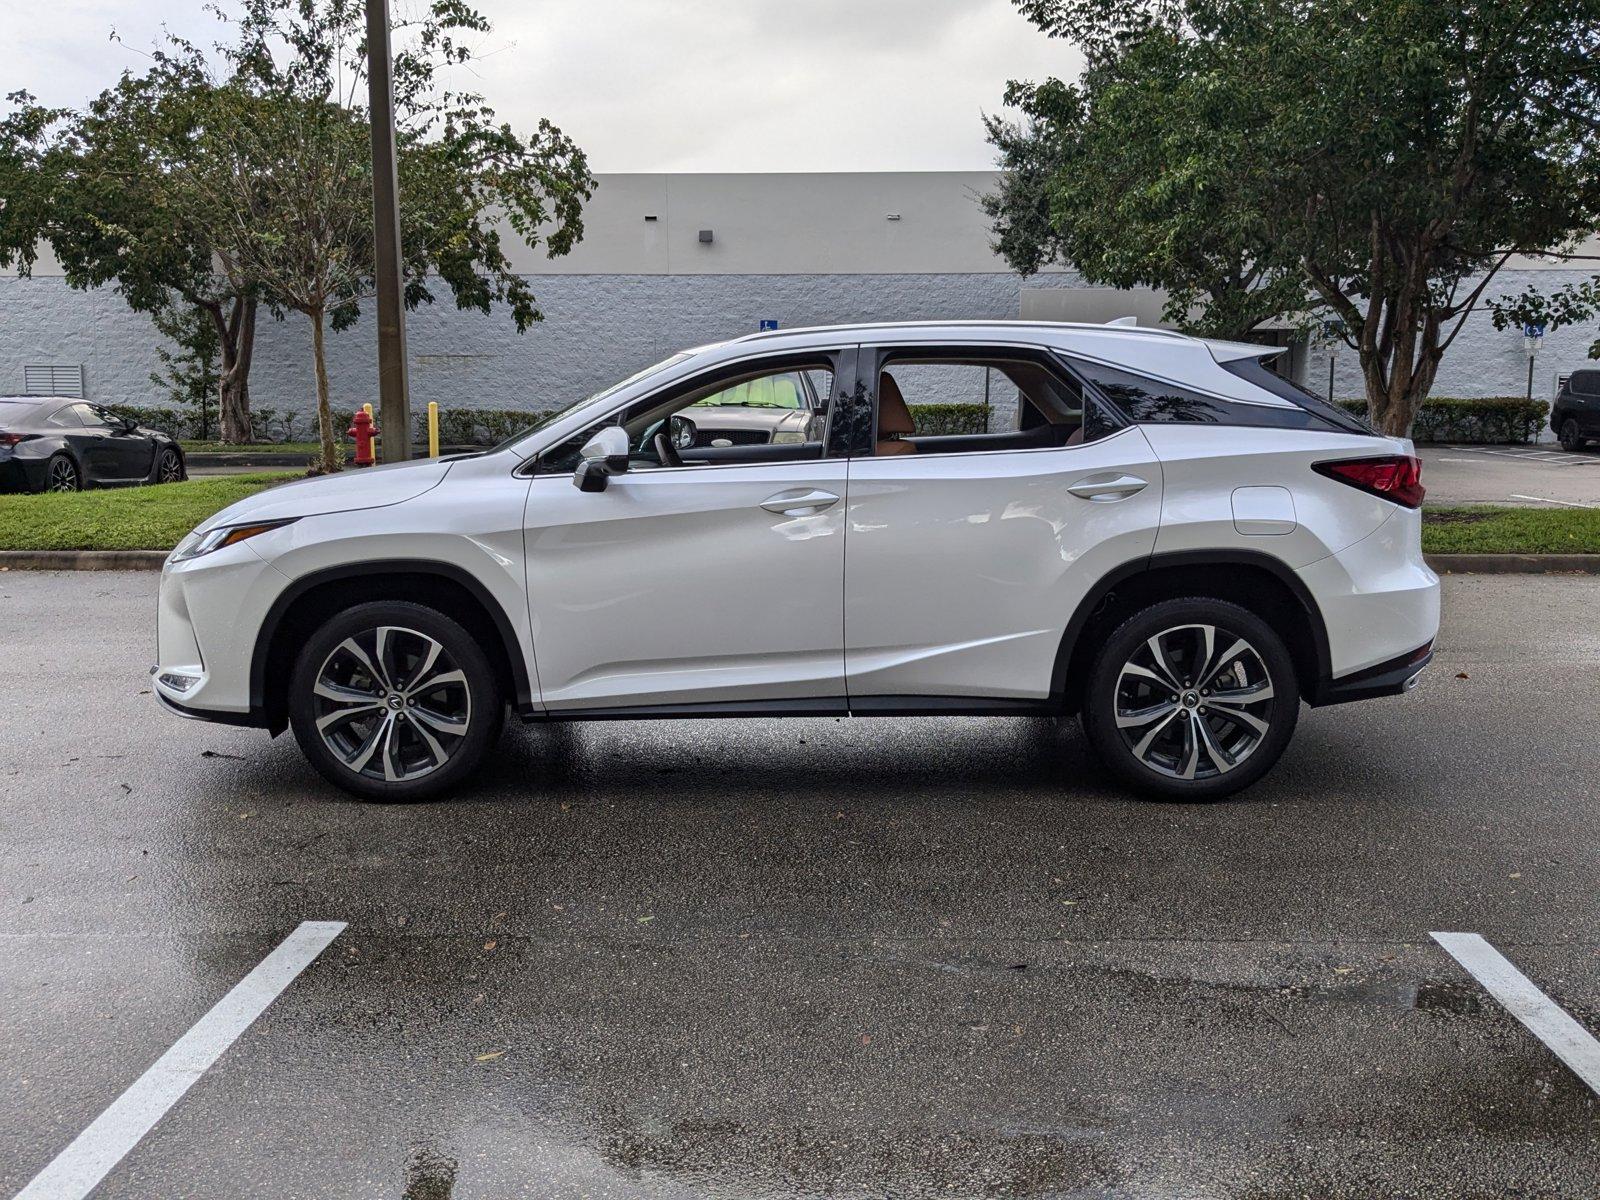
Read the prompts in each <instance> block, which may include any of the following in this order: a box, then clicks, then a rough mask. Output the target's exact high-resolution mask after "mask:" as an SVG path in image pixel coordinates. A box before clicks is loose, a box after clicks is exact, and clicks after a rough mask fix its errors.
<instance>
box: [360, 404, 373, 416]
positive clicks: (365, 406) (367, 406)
mask: <svg viewBox="0 0 1600 1200" xmlns="http://www.w3.org/2000/svg"><path fill="white" fill-rule="evenodd" d="M361 411H362V412H364V413H366V414H367V416H369V417H370V416H371V415H372V402H371V401H368V402H367V403H366V404H363V405H362V406H361Z"/></svg>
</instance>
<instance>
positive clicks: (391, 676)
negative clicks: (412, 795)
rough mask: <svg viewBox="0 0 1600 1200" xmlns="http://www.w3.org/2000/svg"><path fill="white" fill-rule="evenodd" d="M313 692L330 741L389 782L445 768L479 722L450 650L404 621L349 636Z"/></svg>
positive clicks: (344, 757)
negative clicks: (474, 717) (401, 624)
mask: <svg viewBox="0 0 1600 1200" xmlns="http://www.w3.org/2000/svg"><path fill="white" fill-rule="evenodd" d="M312 692H313V707H314V709H315V718H316V728H317V733H318V735H319V736H320V737H321V738H322V741H323V744H324V745H325V746H327V748H328V749H329V750H330V751H331V752H332V753H333V755H334V757H335V758H337V759H338V760H339V761H340V762H342V763H343V764H344V765H345V766H346V767H347V768H349V769H350V770H351V771H354V772H355V773H356V774H358V775H364V776H366V777H367V778H369V779H381V780H384V781H386V782H389V783H398V782H404V781H408V780H412V779H419V778H421V777H422V776H424V775H427V774H430V773H431V772H433V771H436V770H438V769H439V768H440V767H442V766H444V765H445V763H447V762H449V761H450V759H451V757H452V755H454V754H455V753H456V751H457V750H458V749H459V748H460V746H461V743H462V741H463V740H464V739H465V738H466V736H467V730H468V728H469V727H470V726H471V723H472V691H471V689H470V688H469V687H468V686H467V677H466V674H465V672H463V671H462V669H461V667H460V665H459V664H458V663H457V662H456V660H455V658H454V657H453V656H452V655H451V654H450V651H449V650H448V649H446V648H445V646H444V644H443V643H441V642H440V641H438V640H437V639H435V638H431V637H429V636H428V635H427V634H425V633H419V632H417V631H416V630H415V629H407V628H403V627H401V626H397V625H380V626H378V627H377V628H375V629H369V630H364V631H362V632H359V633H356V634H353V635H352V636H350V637H347V638H345V639H344V641H342V642H340V643H339V644H338V645H337V646H335V647H334V648H333V650H332V651H330V652H329V654H328V656H327V658H325V659H324V660H323V662H322V666H321V667H320V668H319V669H318V671H317V679H316V683H315V684H314V685H313V687H312Z"/></svg>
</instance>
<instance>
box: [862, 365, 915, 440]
mask: <svg viewBox="0 0 1600 1200" xmlns="http://www.w3.org/2000/svg"><path fill="white" fill-rule="evenodd" d="M916 432H917V425H916V422H915V421H913V420H912V419H911V410H910V409H909V408H907V407H906V398H905V397H904V396H903V395H901V394H900V385H899V384H898V383H896V382H895V381H894V376H893V375H891V374H889V372H887V371H885V372H883V374H881V375H879V376H878V445H877V447H876V448H875V449H874V450H873V453H874V454H877V455H880V456H882V455H885V454H915V453H916V452H917V448H916V446H915V445H914V444H912V443H911V442H903V441H901V440H900V439H901V438H902V437H909V436H913V435H915V434H916Z"/></svg>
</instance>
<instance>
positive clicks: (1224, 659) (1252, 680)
mask: <svg viewBox="0 0 1600 1200" xmlns="http://www.w3.org/2000/svg"><path fill="white" fill-rule="evenodd" d="M1115 704H1116V714H1115V716H1116V726H1117V731H1118V732H1119V733H1120V734H1121V735H1122V739H1123V741H1124V743H1125V744H1126V745H1127V747H1128V749H1129V750H1130V751H1131V752H1132V753H1133V756H1134V758H1136V759H1138V760H1139V762H1141V763H1143V764H1144V765H1145V766H1146V767H1148V768H1150V769H1151V770H1152V771H1155V772H1157V773H1158V774H1161V775H1165V776H1168V777H1169V778H1172V779H1212V778H1216V777H1217V776H1219V775H1226V774H1227V773H1228V772H1230V771H1232V770H1234V769H1235V768H1237V767H1238V766H1239V765H1240V764H1242V763H1243V762H1244V761H1245V760H1246V759H1248V758H1249V757H1250V756H1251V755H1252V754H1254V753H1255V751H1256V750H1257V749H1258V748H1259V747H1260V745H1261V743H1262V741H1263V739H1265V737H1266V735H1267V732H1268V730H1269V729H1270V728H1271V725H1272V706H1273V688H1272V676H1271V674H1270V673H1269V672H1268V671H1267V667H1266V663H1265V662H1264V661H1263V660H1262V657H1261V654H1260V652H1259V651H1258V650H1256V648H1255V647H1254V646H1252V645H1251V644H1250V643H1249V642H1248V641H1247V640H1245V639H1244V638H1242V637H1240V636H1238V635H1237V634H1235V633H1233V632H1232V631H1230V630H1228V629H1226V628H1224V627H1223V626H1220V625H1177V626H1173V627H1172V628H1170V629H1164V630H1162V631H1161V632H1160V633H1158V634H1156V635H1155V636H1154V637H1151V638H1149V639H1148V640H1146V641H1145V642H1144V643H1143V644H1142V645H1140V646H1139V647H1138V648H1137V649H1136V650H1135V651H1134V652H1133V653H1132V655H1130V656H1129V658H1128V660H1127V661H1126V662H1125V663H1123V666H1122V669H1121V671H1120V672H1119V673H1118V675H1117V684H1116V691H1115Z"/></svg>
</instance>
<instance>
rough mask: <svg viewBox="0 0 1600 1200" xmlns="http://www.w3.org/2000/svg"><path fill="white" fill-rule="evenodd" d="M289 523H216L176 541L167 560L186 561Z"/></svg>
mask: <svg viewBox="0 0 1600 1200" xmlns="http://www.w3.org/2000/svg"><path fill="white" fill-rule="evenodd" d="M292 519H293V518H291V519H290V520H292ZM289 523H290V521H257V522H256V523H255V524H253V525H218V526H217V527H216V528H215V529H208V530H206V531H205V532H204V533H191V534H190V535H189V536H188V537H186V538H184V539H183V541H181V542H179V543H178V546H177V549H175V550H174V551H173V552H172V557H171V558H170V559H168V560H167V561H168V562H175V563H176V562H188V561H189V560H190V559H191V558H199V557H200V556H201V555H202V554H210V553H211V552H212V551H213V550H221V549H222V548H223V547H224V546H231V545H233V544H234V543H235V542H242V541H244V540H245V539H246V538H253V537H255V536H256V534H258V533H266V532H267V531H268V530H271V529H281V528H282V527H283V526H285V525H288V524H289Z"/></svg>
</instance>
